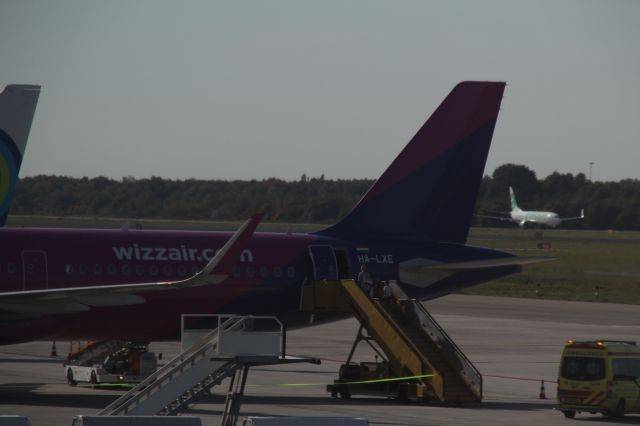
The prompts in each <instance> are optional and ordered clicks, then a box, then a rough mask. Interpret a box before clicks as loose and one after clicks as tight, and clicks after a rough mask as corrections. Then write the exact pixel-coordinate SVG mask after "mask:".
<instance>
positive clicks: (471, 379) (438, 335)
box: [302, 280, 482, 404]
mask: <svg viewBox="0 0 640 426" xmlns="http://www.w3.org/2000/svg"><path fill="white" fill-rule="evenodd" d="M389 285H390V286H391V289H392V294H393V297H391V298H390V299H387V300H383V299H376V298H373V299H372V298H370V297H368V296H367V295H365V293H364V292H363V291H362V290H361V289H360V288H359V287H358V285H357V283H356V282H355V281H353V280H322V281H319V280H316V281H311V280H310V281H307V282H306V283H305V285H304V287H303V297H302V309H303V310H306V311H309V312H315V313H321V312H325V313H329V312H331V313H335V312H343V313H346V312H349V313H351V314H352V315H353V316H355V318H356V319H357V320H358V321H359V322H360V324H361V326H360V330H359V331H358V337H357V338H356V341H355V342H354V346H353V348H352V350H351V353H350V354H349V357H348V359H347V362H346V364H345V365H344V366H343V368H345V367H349V366H353V364H351V358H352V356H353V353H354V350H355V347H356V345H357V344H358V342H359V341H362V340H366V341H368V340H374V341H375V342H376V343H377V345H378V347H379V348H380V349H382V352H383V353H384V357H383V358H386V360H387V361H388V365H389V367H390V368H389V369H390V370H391V371H390V372H389V376H390V378H393V377H396V378H400V377H416V376H422V378H421V379H419V380H415V379H414V380H412V381H413V382H418V388H420V387H421V386H423V387H424V388H426V390H425V392H424V393H422V391H419V392H418V395H415V394H413V396H417V397H421V398H423V399H437V400H439V401H443V402H452V403H457V404H459V403H470V402H480V401H481V400H482V375H481V374H480V372H479V371H478V370H477V369H476V368H475V367H474V366H473V364H472V363H471V361H469V359H468V358H467V357H466V356H465V355H464V353H463V352H462V351H461V350H460V349H459V348H458V346H457V345H456V344H455V343H454V342H453V340H452V339H451V338H450V337H449V336H448V335H447V334H446V333H445V331H444V330H443V329H442V327H440V325H439V324H438V323H437V322H436V320H435V319H434V318H433V317H432V316H431V315H430V314H429V312H427V310H426V309H425V308H424V306H423V305H422V303H420V302H419V301H417V300H415V299H411V298H409V297H407V295H406V294H405V293H404V292H403V290H402V289H401V288H400V287H399V286H398V285H397V284H396V283H395V282H390V283H389ZM363 331H366V333H367V335H363ZM368 343H369V342H368ZM369 344H370V345H371V343H369ZM371 346H372V348H373V349H374V350H376V351H377V349H376V348H375V347H374V346H373V345H371ZM377 352H378V351H377ZM378 353H379V352H378ZM380 355H381V356H382V355H383V354H380ZM363 364H364V363H363ZM365 369H366V367H365ZM378 370H380V369H378ZM341 376H342V369H341ZM373 376H376V377H378V378H380V371H377V372H375V373H374V374H373ZM362 378H363V377H360V380H362ZM340 379H342V380H337V381H336V383H335V385H329V387H328V390H329V391H331V392H332V394H333V395H334V396H335V395H336V393H338V392H345V393H346V394H347V397H350V393H349V391H348V390H345V389H346V388H345V386H341V385H340V383H341V382H345V381H347V382H348V380H344V379H348V378H346V377H344V378H343V377H341V378H340ZM356 387H357V386H356ZM405 392H406V391H405ZM363 393H364V394H367V392H363ZM368 394H371V393H368ZM341 396H343V397H345V395H341ZM405 396H406V393H405Z"/></svg>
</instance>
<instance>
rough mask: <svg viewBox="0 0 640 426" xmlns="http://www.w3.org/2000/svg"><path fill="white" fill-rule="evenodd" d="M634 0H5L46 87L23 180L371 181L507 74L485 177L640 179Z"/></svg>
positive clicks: (0, 15) (639, 66) (33, 80)
mask: <svg viewBox="0 0 640 426" xmlns="http://www.w3.org/2000/svg"><path fill="white" fill-rule="evenodd" d="M638 22H640V1H635V0H616V1H609V0H602V1H593V0H591V1H589V0H579V1H578V0H566V1H555V0H554V1H547V0H536V1H519V0H501V1H498V0H483V1H475V0H469V1H448V0H446V1H410V0H402V1H378V0H350V1H348V0H340V1H337V0H323V1H304V0H288V1H284V0H283V1H278V0H272V1H257V0H255V1H209V0H206V1H195V0H189V1H163V0H137V1H130V0H109V1H104V0H56V1H48V0H0V86H4V85H6V84H14V83H24V84H40V85H42V86H43V88H42V92H41V95H40V101H39V104H38V107H37V110H36V116H35V119H34V123H33V126H32V129H31V134H30V138H29V144H28V146H27V150H26V153H25V159H24V161H23V165H22V170H21V172H20V176H21V177H25V176H34V175H39V174H55V175H64V176H73V177H83V176H87V177H95V176H107V177H110V178H115V179H121V178H123V177H135V178H146V177H151V176H160V177H164V178H171V179H189V178H196V179H264V178H269V177H275V178H281V179H286V180H297V179H299V178H300V177H301V176H302V174H306V175H307V176H312V177H313V176H315V177H319V176H320V175H324V176H325V177H326V178H328V179H342V178H347V179H348V178H376V177H378V176H379V175H380V174H381V173H382V171H384V169H385V168H386V167H387V166H388V165H389V164H390V163H391V161H392V160H393V159H394V158H395V156H396V155H397V154H398V153H399V152H400V150H401V149H402V148H403V147H404V145H405V144H406V143H407V142H408V141H409V139H410V138H411V137H412V136H413V134H414V133H415V132H416V131H417V130H418V129H419V128H420V126H421V125H422V124H423V122H424V121H425V120H426V119H427V118H428V116H429V115H430V114H431V113H432V112H433V110H434V109H435V108H436V107H437V106H438V105H439V103H440V102H441V101H442V100H443V99H444V97H445V96H446V95H447V94H448V93H449V91H450V90H451V89H452V88H453V86H454V85H455V84H457V83H458V82H460V81H462V80H495V81H506V82H507V88H506V92H505V98H504V99H503V102H502V109H501V112H500V116H499V118H498V123H497V126H496V129H495V133H494V138H493V143H492V147H491V150H490V152H489V158H488V162H487V166H486V168H485V173H486V174H491V173H493V170H494V169H495V168H496V167H498V166H500V165H502V164H506V163H515V164H522V165H525V166H527V167H529V168H530V169H532V170H534V171H535V172H536V175H537V176H538V178H544V177H545V176H547V175H549V174H550V173H553V172H554V171H557V172H560V173H573V174H577V173H585V175H587V177H588V175H589V168H590V166H589V164H590V163H593V166H592V178H593V180H599V181H618V180H621V179H627V178H631V179H640V167H639V162H640V25H638Z"/></svg>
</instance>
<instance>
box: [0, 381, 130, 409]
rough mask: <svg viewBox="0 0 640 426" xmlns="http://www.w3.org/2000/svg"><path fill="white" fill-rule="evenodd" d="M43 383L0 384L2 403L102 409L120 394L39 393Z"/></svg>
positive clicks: (0, 399)
mask: <svg viewBox="0 0 640 426" xmlns="http://www.w3.org/2000/svg"><path fill="white" fill-rule="evenodd" d="M42 386H43V383H5V384H1V385H0V401H2V405H34V406H44V407H78V408H94V409H102V408H104V407H106V406H107V405H109V404H110V403H111V402H112V401H114V400H115V399H116V398H118V396H119V395H120V394H105V393H100V392H99V391H98V390H96V392H91V393H82V394H80V393H78V394H75V393H64V394H51V393H40V392H37V390H38V389H39V388H40V387H42Z"/></svg>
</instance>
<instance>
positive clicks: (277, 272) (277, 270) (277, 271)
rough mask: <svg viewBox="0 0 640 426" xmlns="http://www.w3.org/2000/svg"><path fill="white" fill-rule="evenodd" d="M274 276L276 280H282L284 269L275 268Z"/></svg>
mask: <svg viewBox="0 0 640 426" xmlns="http://www.w3.org/2000/svg"><path fill="white" fill-rule="evenodd" d="M273 276H274V277H276V278H282V267H281V266H276V267H274V268H273Z"/></svg>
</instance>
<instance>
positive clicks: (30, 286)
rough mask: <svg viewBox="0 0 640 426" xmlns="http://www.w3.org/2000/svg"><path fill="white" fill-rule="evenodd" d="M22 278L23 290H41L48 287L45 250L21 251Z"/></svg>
mask: <svg viewBox="0 0 640 426" xmlns="http://www.w3.org/2000/svg"><path fill="white" fill-rule="evenodd" d="M22 279H23V289H24V290H42V289H45V288H48V287H49V276H48V271H47V253H46V252H44V251H42V250H24V251H23V252H22Z"/></svg>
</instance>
